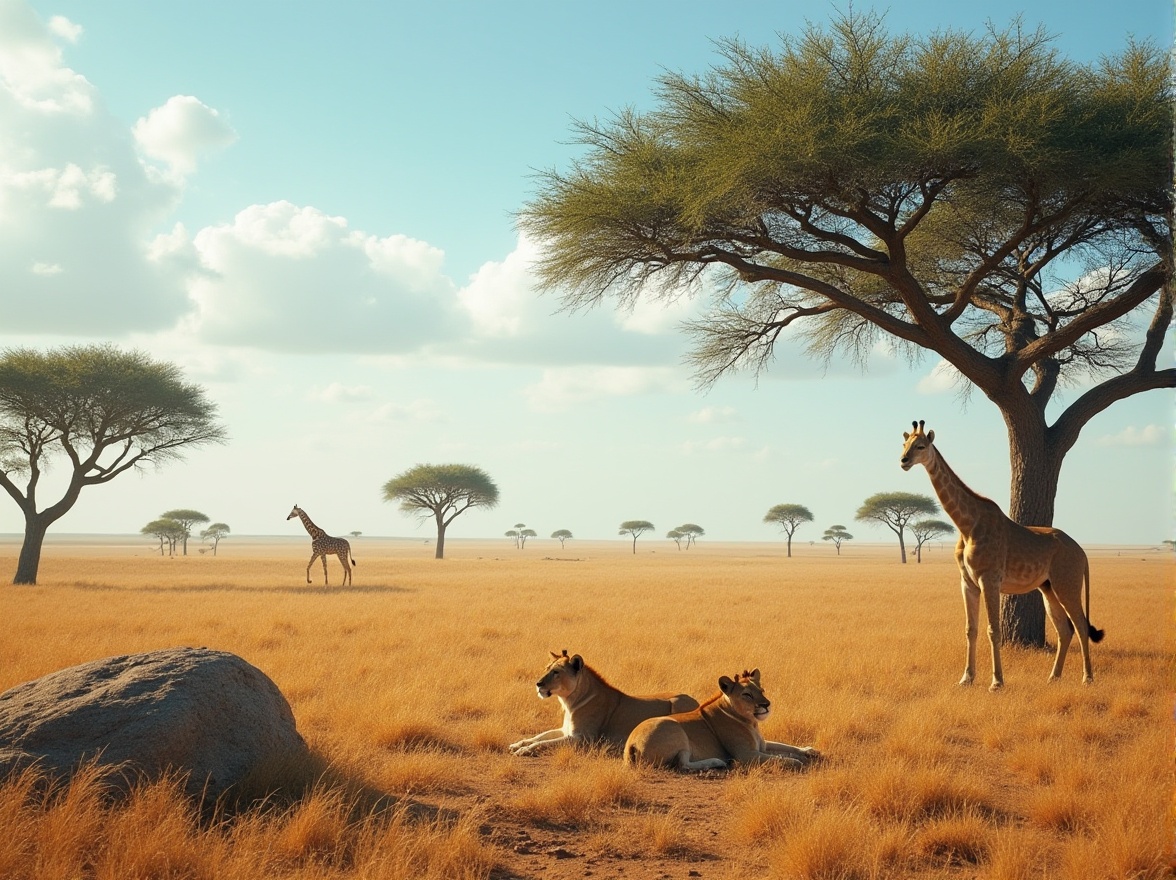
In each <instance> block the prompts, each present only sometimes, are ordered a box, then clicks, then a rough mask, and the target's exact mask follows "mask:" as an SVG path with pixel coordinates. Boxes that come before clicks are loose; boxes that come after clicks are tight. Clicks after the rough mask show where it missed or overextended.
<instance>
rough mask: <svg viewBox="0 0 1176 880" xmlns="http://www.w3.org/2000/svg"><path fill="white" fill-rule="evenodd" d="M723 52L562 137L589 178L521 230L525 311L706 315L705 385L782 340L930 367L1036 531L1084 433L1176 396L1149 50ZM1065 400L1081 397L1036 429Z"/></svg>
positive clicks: (885, 41)
mask: <svg viewBox="0 0 1176 880" xmlns="http://www.w3.org/2000/svg"><path fill="white" fill-rule="evenodd" d="M720 46H721V50H722V52H723V55H724V61H723V62H722V63H721V64H720V65H718V66H716V67H715V68H714V69H712V70H710V71H707V72H705V73H703V74H701V75H696V76H691V75H686V74H676V73H669V74H666V75H664V76H663V77H662V78H661V80H660V84H659V88H658V90H657V93H656V100H655V102H654V104H653V109H651V110H650V111H648V112H644V113H639V112H636V111H634V110H626V111H623V112H621V113H619V114H617V115H616V116H615V117H614V118H612V119H611V120H606V121H604V122H593V123H580V124H579V125H578V126H577V131H576V134H577V136H578V140H579V141H580V142H581V143H582V144H583V145H584V146H585V147H586V151H585V154H584V157H583V158H582V159H580V160H579V161H578V162H577V163H576V164H575V165H573V167H572V168H571V169H570V170H568V171H566V172H560V171H556V170H551V171H548V172H546V173H544V174H543V175H542V176H541V178H540V186H539V189H538V192H537V194H536V195H535V197H534V198H533V199H532V200H531V201H530V202H529V203H528V204H527V205H526V207H525V208H524V210H523V211H522V213H521V217H520V225H521V227H522V229H523V230H524V231H525V232H526V233H527V234H528V235H530V236H531V237H532V238H533V239H534V240H535V241H537V242H540V244H541V247H542V253H543V256H542V259H541V260H540V262H539V264H538V272H539V276H540V280H541V283H542V285H543V286H544V287H545V288H547V289H549V290H553V291H559V292H560V295H561V297H562V301H563V304H564V307H565V308H567V309H581V308H585V307H588V306H591V305H595V304H598V303H599V302H601V301H603V300H606V299H615V300H617V301H618V302H619V303H620V304H621V305H622V306H631V305H632V304H633V303H634V302H635V301H636V300H637V299H639V298H642V297H646V298H652V299H663V300H669V299H673V298H675V297H680V296H683V295H687V294H689V293H691V292H697V291H701V290H704V289H706V290H717V291H718V293H717V296H715V298H714V300H713V302H712V303H711V308H710V312H709V314H707V315H705V316H704V317H702V318H701V319H699V320H698V321H697V322H695V323H694V324H693V325H691V327H690V328H689V331H690V333H691V335H692V338H693V346H692V353H691V355H690V357H691V360H692V362H693V365H694V368H695V373H696V376H697V378H698V380H699V382H700V383H701V384H703V385H709V384H711V383H713V382H715V381H716V380H717V379H718V378H719V377H720V376H722V375H723V374H725V373H727V372H729V371H732V370H737V369H741V368H748V369H752V370H760V369H764V368H765V367H766V366H767V365H768V364H770V363H771V361H772V358H773V352H774V347H775V345H776V343H777V342H778V341H779V340H780V339H782V338H797V337H798V336H799V338H800V339H801V340H802V341H803V342H804V343H805V344H807V347H808V352H809V353H810V354H812V355H814V356H816V357H819V358H825V359H828V358H831V357H833V356H834V355H836V354H845V355H847V356H849V357H850V358H852V359H856V360H857V361H859V362H860V363H862V364H864V363H865V362H866V360H867V358H868V357H869V354H870V352H871V351H873V350H874V349H875V347H876V345H877V344H878V343H879V342H880V341H885V342H886V343H887V344H889V345H891V346H893V347H896V348H897V349H898V351H899V352H900V353H902V354H905V355H906V356H908V357H909V358H911V359H917V358H918V357H920V356H921V355H922V354H923V352H924V350H930V351H934V352H936V353H937V355H938V356H939V357H942V358H943V359H944V360H946V361H947V362H948V363H949V364H951V365H952V366H953V367H955V368H956V370H958V372H959V374H960V376H961V377H962V378H961V384H962V386H963V389H964V390H965V391H967V390H968V389H970V388H973V387H975V388H979V389H981V391H982V392H983V393H984V394H985V396H986V397H988V398H989V399H990V400H992V402H993V403H994V404H995V405H996V406H997V407H998V408H999V409H1000V410H1001V412H1002V414H1003V415H1004V416H1005V422H1006V425H1008V430H1009V436H1010V450H1011V456H1012V458H1013V459H1014V460H1013V462H1012V465H1013V466H1012V468H1011V471H1012V473H1013V474H1014V475H1015V476H1014V482H1013V486H1012V493H1011V498H1010V515H1011V516H1012V517H1013V518H1014V519H1016V520H1017V521H1019V522H1024V521H1033V522H1050V521H1051V520H1052V517H1053V504H1054V497H1055V495H1056V492H1057V474H1058V473H1060V470H1061V463H1062V459H1063V458H1064V456H1065V454H1066V452H1067V451H1068V450H1069V449H1070V448H1072V446H1073V444H1074V443H1075V442H1076V441H1077V439H1078V434H1079V432H1080V431H1081V430H1082V428H1083V427H1084V426H1085V425H1086V424H1087V422H1089V420H1090V419H1091V418H1093V417H1094V416H1095V415H1096V414H1098V413H1099V412H1102V411H1103V410H1104V409H1106V408H1107V407H1108V406H1109V405H1111V404H1112V403H1114V402H1115V401H1118V400H1122V399H1124V398H1126V397H1128V396H1131V395H1133V394H1138V393H1141V392H1144V391H1148V390H1152V389H1156V388H1167V387H1173V386H1176V369H1172V368H1171V367H1168V366H1166V365H1165V366H1162V367H1161V366H1158V364H1159V355H1160V353H1161V350H1162V347H1163V342H1164V339H1165V336H1166V334H1167V332H1168V327H1169V324H1170V323H1171V319H1172V316H1173V289H1174V288H1173V285H1172V282H1171V266H1172V261H1171V252H1172V230H1171V216H1172V190H1171V185H1172V180H1173V159H1172V156H1173V149H1172V145H1173V126H1172V118H1173V109H1174V101H1173V87H1172V82H1173V78H1172V67H1171V62H1170V59H1169V55H1168V52H1167V50H1166V48H1165V47H1164V46H1160V45H1154V44H1151V43H1140V44H1137V43H1128V45H1127V46H1126V47H1125V48H1124V49H1123V50H1122V51H1121V52H1120V53H1119V54H1118V55H1115V56H1109V57H1106V58H1104V59H1103V60H1102V61H1101V62H1100V63H1098V64H1096V65H1090V66H1084V65H1080V64H1076V63H1073V62H1071V61H1068V60H1067V59H1065V58H1062V57H1060V56H1059V54H1058V53H1057V51H1056V50H1055V49H1054V47H1053V45H1052V43H1051V38H1050V37H1049V36H1048V35H1047V34H1046V33H1045V32H1044V31H1043V30H1041V29H1038V30H1025V29H1023V28H1022V26H1021V23H1020V21H1019V20H1014V22H1013V24H1012V25H1011V26H1009V27H1008V28H1006V29H1004V30H999V29H997V28H995V27H992V28H990V29H989V30H987V31H986V32H984V33H980V34H977V35H973V34H970V33H962V32H954V31H942V30H941V31H934V32H932V33H930V34H928V35H921V36H911V35H892V34H890V33H888V32H887V30H886V29H885V28H884V26H883V18H882V15H881V14H879V13H874V12H866V13H859V12H855V11H853V10H852V9H851V10H850V11H849V12H848V13H846V14H841V15H839V16H837V17H835V18H834V19H833V20H832V22H831V25H830V26H829V27H828V28H826V29H822V28H820V27H819V26H816V25H809V26H806V27H805V28H803V29H802V30H801V31H800V33H799V34H798V35H793V36H782V37H781V44H780V46H779V48H778V49H776V50H775V51H773V50H771V49H759V48H754V47H750V46H747V45H745V44H743V43H740V42H738V41H727V42H724V43H721V44H720ZM704 282H705V284H704ZM786 331H788V332H787V333H786ZM1067 382H1070V383H1071V384H1079V383H1080V384H1082V385H1083V386H1086V388H1087V390H1085V391H1084V392H1083V393H1081V394H1077V395H1075V397H1074V398H1073V400H1072V401H1070V402H1068V405H1067V406H1066V407H1065V408H1064V410H1063V411H1061V412H1060V413H1059V414H1057V415H1055V416H1054V418H1053V420H1052V422H1051V424H1049V425H1046V424H1045V413H1046V412H1047V410H1048V407H1049V405H1050V403H1051V399H1052V398H1053V396H1054V393H1055V392H1056V391H1057V390H1058V389H1059V388H1060V387H1062V386H1063V385H1064V384H1066V383H1067ZM1098 383H1101V384H1098Z"/></svg>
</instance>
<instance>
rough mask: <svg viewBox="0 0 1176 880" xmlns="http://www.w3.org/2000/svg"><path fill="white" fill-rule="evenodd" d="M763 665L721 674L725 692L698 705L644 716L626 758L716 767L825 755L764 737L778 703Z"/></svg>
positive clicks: (796, 763) (796, 762) (800, 762)
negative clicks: (769, 693)
mask: <svg viewBox="0 0 1176 880" xmlns="http://www.w3.org/2000/svg"><path fill="white" fill-rule="evenodd" d="M759 681H760V673H759V670H758V669H753V670H752V671H751V672H744V673H743V674H742V675H737V676H735V678H734V679H730V678H728V677H727V676H725V675H724V676H723V677H722V678H720V679H719V692H718V693H717V694H715V695H714V696H713V697H711V698H710V699H709V700H707V701H706V702H705V703H703V704H702V705H701V706H699V707H698V708H697V709H695V710H694V711H693V712H681V713H677V714H674V715H669V716H667V717H665V718H653V719H650V720H649V721H643V722H642V723H641V724H639V725H637V727H636V729H635V730H634V731H633V732H632V733H631V734H629V739H628V740H627V741H626V742H625V763H626V764H636V763H638V762H643V763H648V764H660V765H666V766H673V765H674V764H677V765H678V766H680V767H682V768H683V769H684V770H716V769H720V768H723V767H726V766H727V765H728V763H729V762H731V761H738V762H740V763H744V764H759V763H762V762H764V761H780V762H782V763H784V764H786V765H788V766H790V767H803V766H804V765H805V764H807V763H809V762H811V761H815V760H817V759H818V758H820V756H821V755H820V752H818V751H817V750H816V749H814V748H798V747H797V746H790V745H787V744H785V743H778V742H771V741H769V740H766V739H764V738H763V735H762V734H761V733H760V731H759V722H760V721H762V720H763V719H765V718H767V717H768V711H769V707H770V706H771V705H772V704H771V703H770V702H769V701H768V698H767V697H765V696H764V692H763V690H762V689H761V688H760V683H759Z"/></svg>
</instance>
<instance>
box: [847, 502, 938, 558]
mask: <svg viewBox="0 0 1176 880" xmlns="http://www.w3.org/2000/svg"><path fill="white" fill-rule="evenodd" d="M935 513H939V504H938V503H937V502H936V501H935V499H934V498H932V497H931V496H930V495H918V494H915V493H914V492H877V493H875V494H873V495H871V496H870V497H869V498H867V499H866V500H865V501H863V502H862V506H861V507H859V508H858V511H857V513H856V514H854V517H853V518H854V519H856V520H860V521H861V522H875V523H878V524H879V525H884V526H886V528H888V529H890V531H892V532H894V534H896V535H898V557H899V559H901V560H902V561H903V563H906V561H907V554H906V541H905V540H904V538H903V536H904V534H905V533H906V528H907V525H908V524H909V523H910V521H911V520H912V519H914V518H915V517H916V516H930V515H932V514H935ZM920 546H922V545H921V543H920ZM919 561H920V562H922V561H923V560H922V559H920V560H919Z"/></svg>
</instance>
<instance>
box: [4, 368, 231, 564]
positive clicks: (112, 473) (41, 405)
mask: <svg viewBox="0 0 1176 880" xmlns="http://www.w3.org/2000/svg"><path fill="white" fill-rule="evenodd" d="M225 439H226V434H225V430H224V428H223V427H222V426H221V425H220V424H218V423H217V421H216V405H215V404H213V403H211V402H210V401H209V400H208V399H207V398H206V397H205V394H204V389H203V388H201V387H200V386H199V385H193V384H190V383H188V382H185V381H184V379H183V375H182V374H181V372H180V369H179V367H176V366H174V365H173V364H169V363H164V362H162V361H155V360H152V359H151V358H149V357H148V356H147V355H145V354H143V353H142V352H137V351H132V352H124V351H120V350H119V349H117V348H115V347H114V346H111V345H90V346H68V347H64V348H56V349H51V350H49V351H46V352H41V351H35V350H33V349H29V348H17V349H8V350H7V351H5V352H4V353H3V355H0V487H2V488H3V489H4V491H5V492H7V493H8V495H9V497H11V498H12V500H13V501H15V502H16V503H17V505H18V506H19V507H20V509H21V511H22V512H23V513H24V520H25V530H24V543H23V544H22V545H21V548H20V557H19V559H18V560H17V563H16V575H15V577H13V579H12V582H13V583H14V584H35V583H36V582H37V570H38V569H39V568H40V565H41V547H42V545H43V544H44V541H45V533H46V532H47V531H48V529H49V526H50V525H52V524H53V523H55V522H56V521H57V520H58V519H60V518H61V517H62V516H64V515H65V513H66V512H68V511H69V509H70V508H71V507H73V505H74V503H75V502H77V500H78V496H79V495H80V494H81V492H82V489H84V488H85V487H87V486H97V485H99V484H101V483H108V482H110V481H111V480H113V479H114V478H115V477H117V476H118V475H119V474H122V473H125V472H126V471H128V470H131V469H133V468H141V467H143V466H145V465H147V464H155V465H158V464H162V463H163V462H166V461H171V460H173V459H177V458H181V457H182V456H183V453H184V451H185V450H186V449H187V448H188V447H193V446H201V445H203V444H206V443H223V442H224V441H225ZM54 459H64V460H65V465H66V473H65V479H64V482H65V486H64V489H63V491H62V494H61V497H60V498H58V500H57V501H55V502H53V503H51V504H49V505H47V506H45V507H43V508H40V509H38V508H39V505H40V503H41V499H40V498H39V497H38V490H40V489H41V488H43V487H42V486H41V477H42V475H43V473H44V471H45V469H46V468H47V467H48V466H49V465H50V463H51V461H53V460H54ZM21 480H23V481H24V485H23V486H21V485H20V482H19V481H21Z"/></svg>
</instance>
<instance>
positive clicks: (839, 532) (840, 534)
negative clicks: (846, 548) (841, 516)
mask: <svg viewBox="0 0 1176 880" xmlns="http://www.w3.org/2000/svg"><path fill="white" fill-rule="evenodd" d="M821 540H822V541H832V542H833V546H834V547H836V548H837V555H838V556H840V555H841V544H842V542H843V541H852V540H853V535H851V534H850V533H849V532H848V531H847V530H846V528H845V526H842V525H835V526H829V528H827V529H825V533H824V534H823V535H821Z"/></svg>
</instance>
